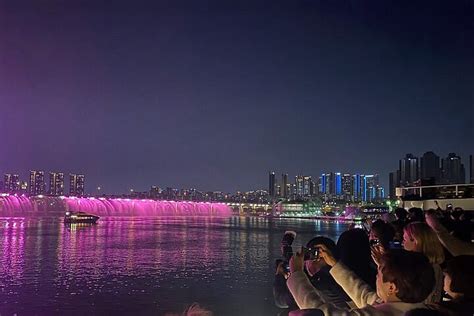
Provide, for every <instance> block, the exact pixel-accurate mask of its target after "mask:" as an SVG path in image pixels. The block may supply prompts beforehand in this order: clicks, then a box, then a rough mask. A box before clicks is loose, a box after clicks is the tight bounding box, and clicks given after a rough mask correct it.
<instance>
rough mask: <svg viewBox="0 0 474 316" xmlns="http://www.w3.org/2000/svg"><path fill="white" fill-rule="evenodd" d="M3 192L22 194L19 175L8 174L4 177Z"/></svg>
mask: <svg viewBox="0 0 474 316" xmlns="http://www.w3.org/2000/svg"><path fill="white" fill-rule="evenodd" d="M3 190H4V191H5V192H9V193H18V192H20V177H19V176H18V175H17V174H12V173H6V174H5V175H4V177H3Z"/></svg>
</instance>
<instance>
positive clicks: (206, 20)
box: [0, 0, 474, 193]
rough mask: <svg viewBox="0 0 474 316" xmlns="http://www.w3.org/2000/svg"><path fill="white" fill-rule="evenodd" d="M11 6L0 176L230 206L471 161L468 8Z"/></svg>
mask: <svg viewBox="0 0 474 316" xmlns="http://www.w3.org/2000/svg"><path fill="white" fill-rule="evenodd" d="M10 3H11V4H5V3H4V2H2V3H1V4H0V135H1V136H2V137H1V139H2V142H1V146H0V173H1V174H3V173H5V172H15V173H19V174H20V175H21V177H22V178H23V180H26V176H27V172H28V170H30V169H41V170H45V171H46V172H47V171H50V170H53V171H64V172H65V173H69V172H82V173H84V174H85V175H86V191H88V192H91V191H93V190H94V188H95V187H96V186H97V185H101V186H102V188H103V192H104V193H122V192H126V191H128V189H130V188H134V189H135V190H137V191H144V190H148V189H149V186H150V185H158V186H161V187H166V186H173V187H195V188H198V189H202V190H224V191H230V192H232V191H236V190H250V189H254V188H266V187H267V172H268V171H269V170H275V171H276V172H278V174H280V173H282V172H287V173H289V174H290V176H294V175H295V174H297V173H301V174H310V175H313V176H314V177H317V176H318V174H319V173H320V172H322V171H341V172H362V173H363V172H374V173H375V172H378V173H379V174H380V175H381V180H382V181H383V184H384V185H387V182H388V173H389V172H390V171H392V170H395V169H396V168H397V166H398V160H399V159H400V158H402V157H403V156H404V155H405V154H406V153H409V152H411V153H413V154H415V155H422V154H423V153H424V152H425V151H429V150H433V151H435V152H436V153H437V154H438V155H440V156H442V157H445V156H447V154H448V153H449V152H456V153H457V154H459V155H461V156H462V158H463V162H464V164H465V166H466V168H468V155H469V154H473V153H474V145H473V144H474V142H473V140H474V128H473V118H474V2H472V1H467V0H465V1H463V0H460V1H455V2H452V1H439V2H438V1H398V0H397V1H375V0H374V1H351V0H345V1H316V0H314V1H311V0H304V1H301V0H293V1H258V0H252V1H250V0H244V1H234V2H233V4H231V2H230V1H218V0H205V1H191V0H190V1H181V0H176V1H101V0H84V1H54V0H51V1H33V0H31V1H23V0H18V1H10ZM157 3H158V4H157ZM466 171H468V169H467V170H466Z"/></svg>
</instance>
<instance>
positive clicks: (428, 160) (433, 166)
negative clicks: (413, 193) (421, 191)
mask: <svg viewBox="0 0 474 316" xmlns="http://www.w3.org/2000/svg"><path fill="white" fill-rule="evenodd" d="M439 162H440V160H439V156H438V155H436V154H435V153H434V152H432V151H428V152H426V153H424V154H423V156H422V157H421V158H420V177H421V180H422V181H424V182H425V183H427V184H429V185H434V184H437V183H440V182H441V169H440V164H439Z"/></svg>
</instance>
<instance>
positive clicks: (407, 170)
mask: <svg viewBox="0 0 474 316" xmlns="http://www.w3.org/2000/svg"><path fill="white" fill-rule="evenodd" d="M418 167H419V166H418V158H417V157H415V156H413V155H412V154H407V155H406V156H405V158H403V159H400V162H399V170H400V184H401V185H402V186H411V185H414V184H415V183H416V182H417V181H418V180H419V179H420V175H419V169H418Z"/></svg>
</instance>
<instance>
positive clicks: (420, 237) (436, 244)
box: [403, 222, 444, 264]
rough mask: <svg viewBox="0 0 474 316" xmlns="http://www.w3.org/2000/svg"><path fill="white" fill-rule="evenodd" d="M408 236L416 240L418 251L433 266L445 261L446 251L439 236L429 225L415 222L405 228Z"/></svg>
mask: <svg viewBox="0 0 474 316" xmlns="http://www.w3.org/2000/svg"><path fill="white" fill-rule="evenodd" d="M403 230H404V231H405V233H407V235H408V236H409V237H410V238H412V239H415V240H416V245H417V251H418V252H421V253H423V254H424V255H425V256H426V257H428V260H429V261H430V263H431V264H435V263H436V264H441V263H442V262H443V261H444V250H443V246H442V245H441V243H440V241H439V239H438V236H436V233H435V232H434V231H433V229H431V227H430V226H428V224H426V223H423V222H413V223H410V224H408V225H407V226H405V228H403Z"/></svg>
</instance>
